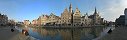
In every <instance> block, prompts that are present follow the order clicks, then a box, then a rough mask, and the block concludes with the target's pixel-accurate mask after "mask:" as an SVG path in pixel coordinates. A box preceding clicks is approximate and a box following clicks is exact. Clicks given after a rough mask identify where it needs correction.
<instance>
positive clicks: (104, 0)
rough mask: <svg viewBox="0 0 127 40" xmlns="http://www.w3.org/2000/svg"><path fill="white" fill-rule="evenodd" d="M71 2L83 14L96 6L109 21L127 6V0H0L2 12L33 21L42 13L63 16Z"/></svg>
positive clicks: (15, 18) (91, 10)
mask: <svg viewBox="0 0 127 40" xmlns="http://www.w3.org/2000/svg"><path fill="white" fill-rule="evenodd" d="M70 3H71V4H72V8H73V10H74V11H75V9H76V8H78V9H79V10H80V12H81V14H82V15H83V14H85V13H88V15H92V14H93V13H94V8H95V7H96V8H97V11H98V12H99V14H100V16H101V17H102V18H104V19H105V20H108V21H115V19H116V18H118V17H119V16H120V15H124V9H125V8H127V0H0V13H1V14H6V15H7V16H8V17H9V19H13V20H16V21H23V20H30V21H32V20H34V19H37V18H38V17H39V16H41V15H42V14H46V15H49V14H50V13H54V14H55V15H57V16H61V13H62V12H63V11H64V9H65V8H69V5H70Z"/></svg>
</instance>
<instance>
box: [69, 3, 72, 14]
mask: <svg viewBox="0 0 127 40" xmlns="http://www.w3.org/2000/svg"><path fill="white" fill-rule="evenodd" d="M69 13H72V4H70V6H69Z"/></svg>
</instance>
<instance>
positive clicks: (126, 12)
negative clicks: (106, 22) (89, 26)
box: [124, 8, 127, 26]
mask: <svg viewBox="0 0 127 40" xmlns="http://www.w3.org/2000/svg"><path fill="white" fill-rule="evenodd" d="M124 14H125V25H126V26H127V8H125V10H124Z"/></svg>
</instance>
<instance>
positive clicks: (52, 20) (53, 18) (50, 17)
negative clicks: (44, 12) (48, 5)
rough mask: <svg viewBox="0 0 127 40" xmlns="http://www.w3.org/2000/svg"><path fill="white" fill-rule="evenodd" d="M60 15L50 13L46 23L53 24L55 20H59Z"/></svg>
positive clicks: (55, 22)
mask: <svg viewBox="0 0 127 40" xmlns="http://www.w3.org/2000/svg"><path fill="white" fill-rule="evenodd" d="M59 19H60V17H59V16H56V15H54V14H53V13H51V14H50V15H49V18H48V22H47V23H48V24H51V25H54V24H57V22H58V21H59Z"/></svg>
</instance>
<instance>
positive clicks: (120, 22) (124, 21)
mask: <svg viewBox="0 0 127 40" xmlns="http://www.w3.org/2000/svg"><path fill="white" fill-rule="evenodd" d="M124 14H125V15H120V17H119V18H117V19H116V20H115V25H117V26H127V8H125V10H124Z"/></svg>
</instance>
